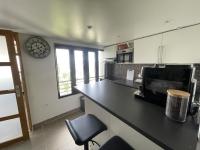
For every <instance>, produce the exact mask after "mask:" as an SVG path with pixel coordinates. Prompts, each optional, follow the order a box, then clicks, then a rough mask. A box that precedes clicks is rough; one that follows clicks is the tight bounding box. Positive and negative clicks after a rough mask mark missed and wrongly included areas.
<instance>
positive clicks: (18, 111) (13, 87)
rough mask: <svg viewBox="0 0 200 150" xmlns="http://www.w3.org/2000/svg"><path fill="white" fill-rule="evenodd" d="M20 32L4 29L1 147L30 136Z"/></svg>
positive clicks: (1, 34)
mask: <svg viewBox="0 0 200 150" xmlns="http://www.w3.org/2000/svg"><path fill="white" fill-rule="evenodd" d="M20 60H21V59H20V52H19V44H18V40H16V34H15V33H13V32H11V31H6V30H0V148H1V147H4V146H6V145H9V144H11V143H15V142H18V141H22V140H26V139H28V138H29V131H28V125H27V116H26V111H25V101H24V92H25V90H24V87H23V86H24V84H22V81H23V76H22V70H21V69H22V67H21V66H22V65H21V63H20V62H21V61H20Z"/></svg>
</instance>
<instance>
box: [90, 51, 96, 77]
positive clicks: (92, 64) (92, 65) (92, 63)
mask: <svg viewBox="0 0 200 150" xmlns="http://www.w3.org/2000/svg"><path fill="white" fill-rule="evenodd" d="M88 62H89V80H90V81H95V73H96V68H95V52H88Z"/></svg>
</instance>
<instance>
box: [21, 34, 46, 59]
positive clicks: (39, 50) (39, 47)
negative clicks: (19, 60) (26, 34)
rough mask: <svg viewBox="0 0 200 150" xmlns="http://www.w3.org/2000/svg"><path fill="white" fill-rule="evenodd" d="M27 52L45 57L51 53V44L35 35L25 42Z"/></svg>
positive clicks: (37, 56) (36, 56) (38, 56)
mask: <svg viewBox="0 0 200 150" xmlns="http://www.w3.org/2000/svg"><path fill="white" fill-rule="evenodd" d="M25 48H26V50H27V52H28V53H29V54H30V55H31V56H33V57H35V58H44V57H47V56H48V55H49V54H50V46H49V44H48V43H47V41H45V40H44V39H43V38H41V37H38V36H35V37H31V38H29V39H28V40H27V41H26V43H25Z"/></svg>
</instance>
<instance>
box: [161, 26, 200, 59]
mask: <svg viewBox="0 0 200 150" xmlns="http://www.w3.org/2000/svg"><path fill="white" fill-rule="evenodd" d="M163 41H164V47H165V56H164V63H200V26H199V25H198V26H193V27H189V28H184V29H180V30H176V31H173V32H168V33H165V36H164V40H163Z"/></svg>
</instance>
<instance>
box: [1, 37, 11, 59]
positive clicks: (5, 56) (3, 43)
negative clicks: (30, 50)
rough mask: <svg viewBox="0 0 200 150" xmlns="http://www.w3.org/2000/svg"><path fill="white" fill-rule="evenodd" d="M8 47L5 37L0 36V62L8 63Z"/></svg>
mask: <svg viewBox="0 0 200 150" xmlns="http://www.w3.org/2000/svg"><path fill="white" fill-rule="evenodd" d="M9 61H10V59H9V55H8V47H7V42H6V37H5V36H0V62H9Z"/></svg>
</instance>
